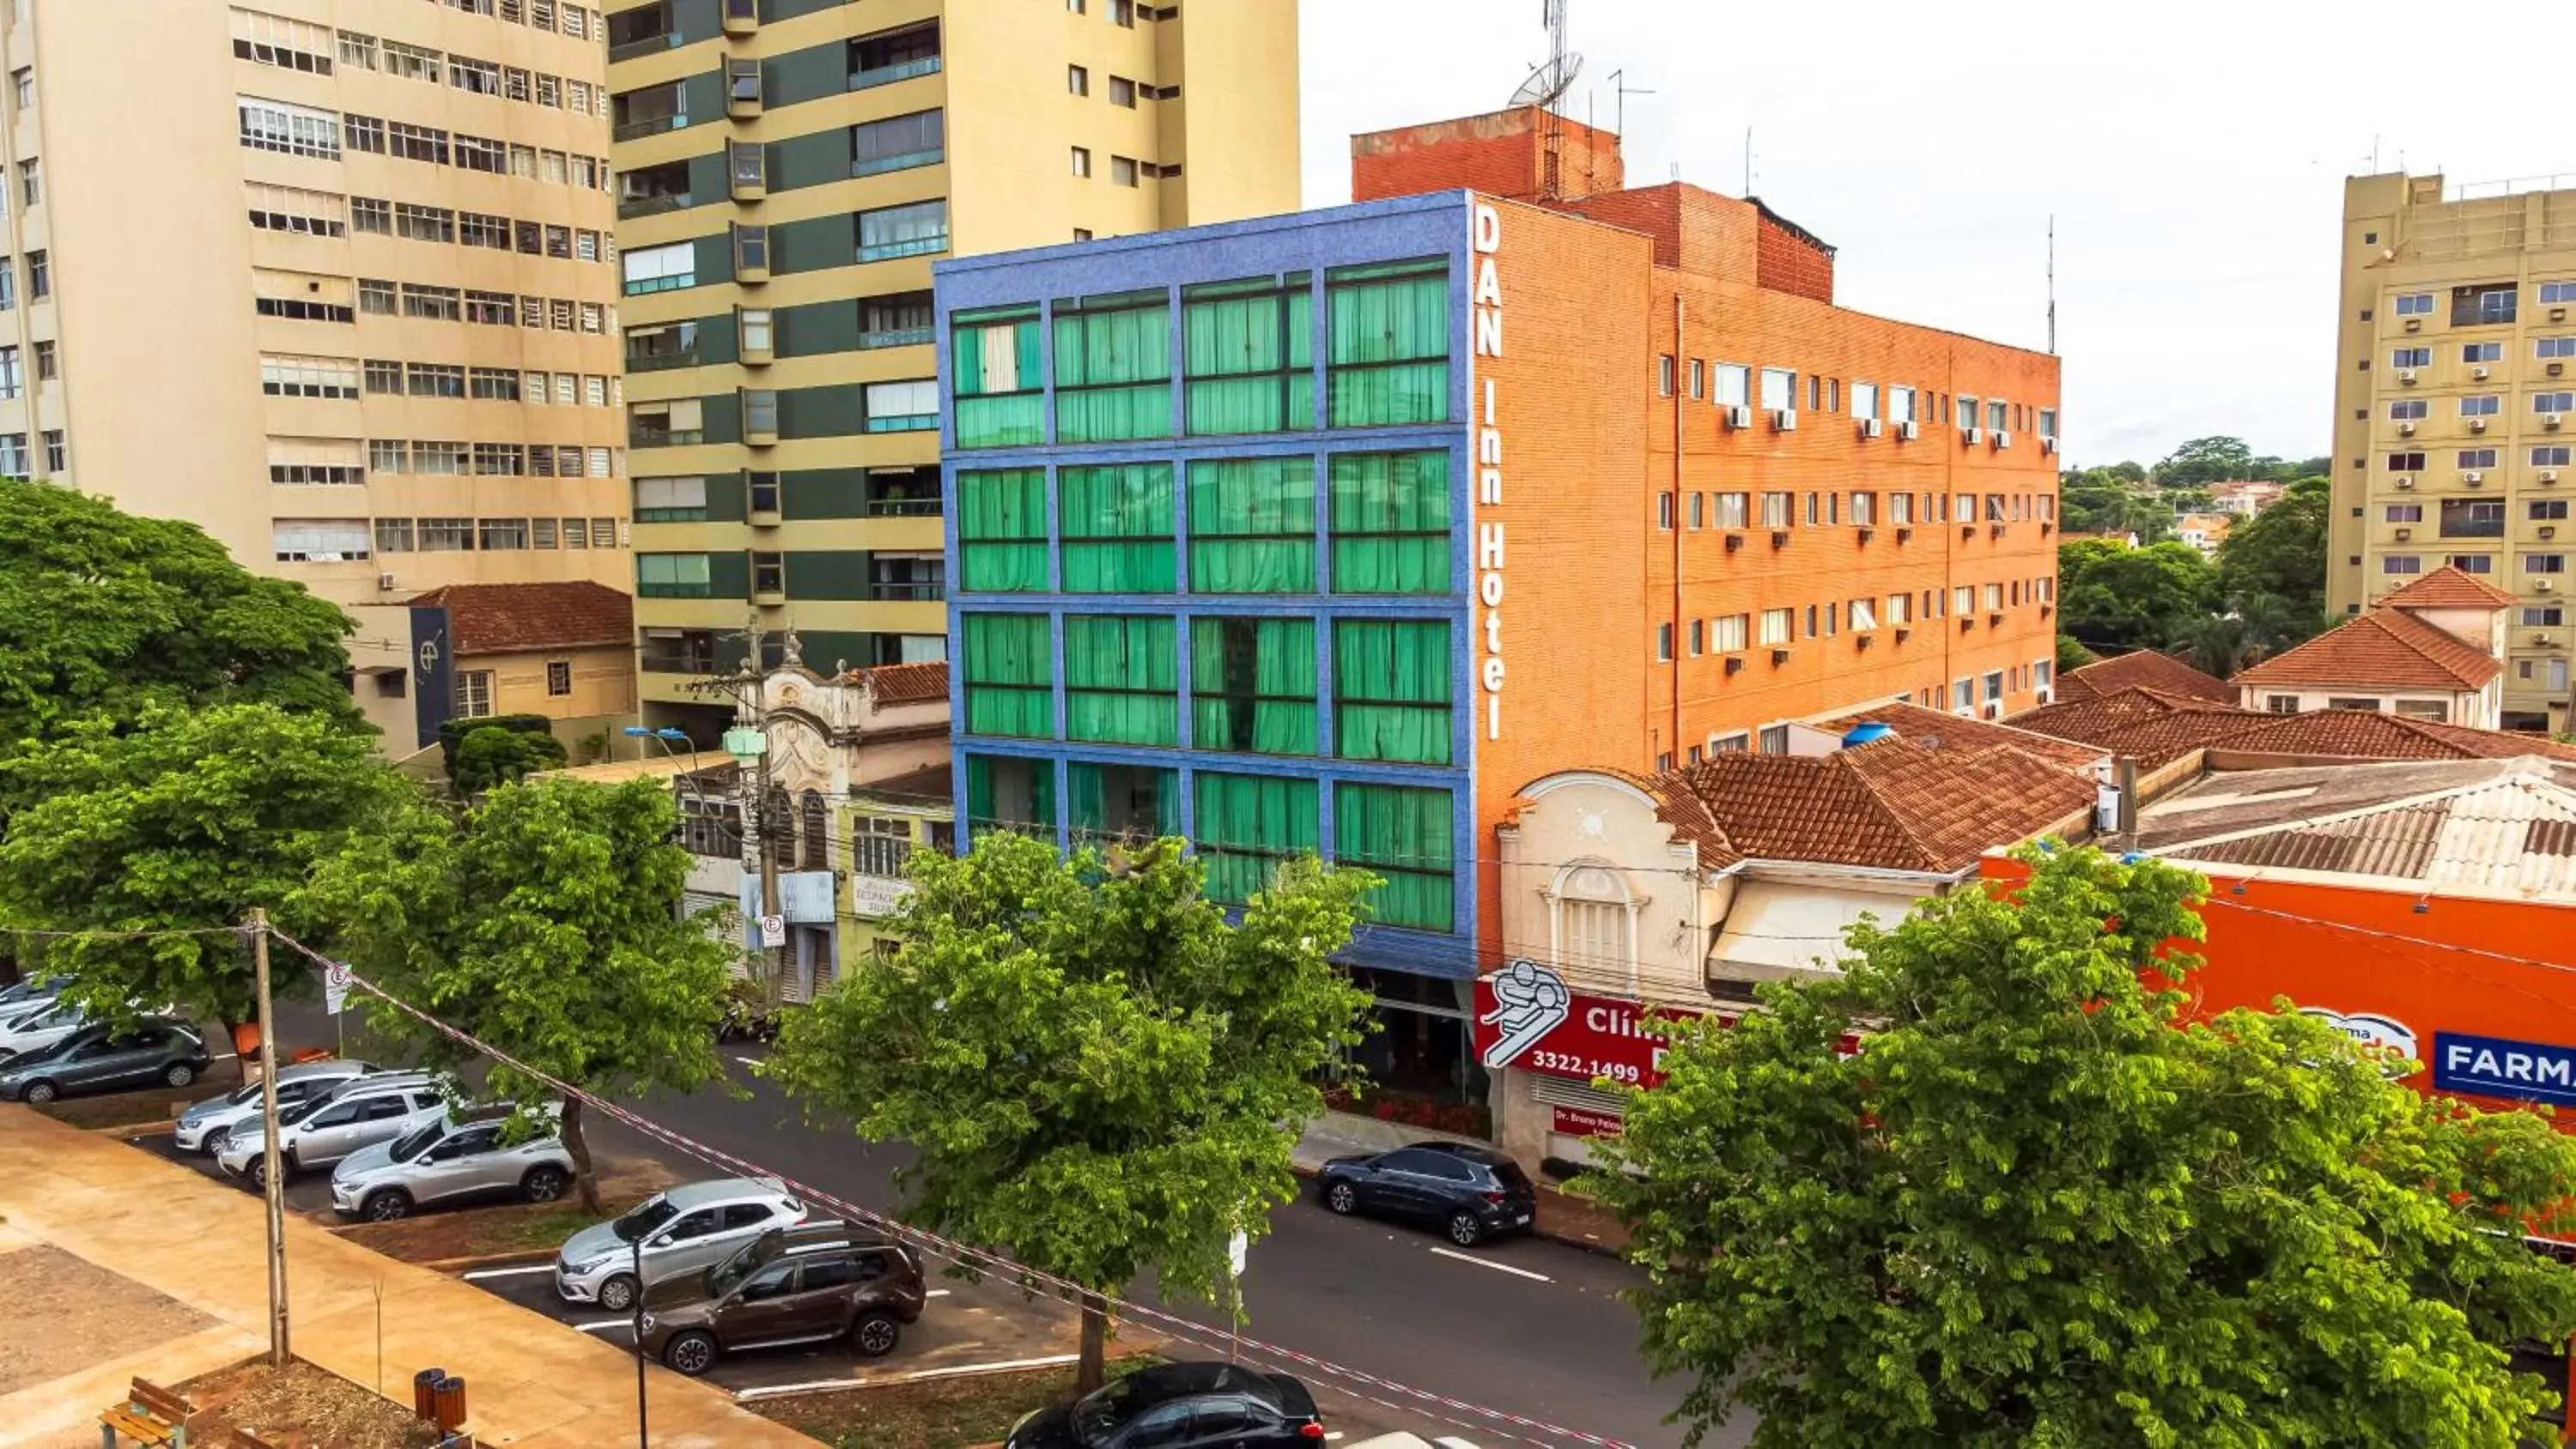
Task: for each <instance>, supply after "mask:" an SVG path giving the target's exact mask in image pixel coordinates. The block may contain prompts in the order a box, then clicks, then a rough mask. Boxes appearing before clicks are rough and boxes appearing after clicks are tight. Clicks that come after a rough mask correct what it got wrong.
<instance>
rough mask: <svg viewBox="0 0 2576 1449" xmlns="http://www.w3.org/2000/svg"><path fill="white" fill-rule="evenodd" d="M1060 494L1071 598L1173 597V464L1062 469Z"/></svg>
mask: <svg viewBox="0 0 2576 1449" xmlns="http://www.w3.org/2000/svg"><path fill="white" fill-rule="evenodd" d="M1056 488H1057V491H1058V493H1059V494H1060V495H1061V502H1060V504H1059V508H1058V515H1059V516H1058V519H1057V526H1058V527H1060V528H1062V529H1063V530H1064V590H1065V592H1066V593H1069V594H1168V593H1170V592H1172V590H1173V589H1174V588H1176V587H1178V586H1179V575H1178V569H1179V565H1178V563H1177V562H1176V557H1177V553H1178V550H1177V549H1176V548H1175V547H1174V545H1173V542H1172V522H1173V516H1174V515H1173V513H1172V465H1171V464H1169V463H1116V464H1110V465H1108V466H1105V467H1092V468H1065V469H1062V470H1060V471H1058V473H1057V474H1056Z"/></svg>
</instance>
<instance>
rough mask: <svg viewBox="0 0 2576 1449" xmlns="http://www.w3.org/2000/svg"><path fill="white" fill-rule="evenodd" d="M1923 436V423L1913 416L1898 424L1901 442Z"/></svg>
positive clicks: (1898, 435) (1897, 429)
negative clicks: (1915, 419)
mask: <svg viewBox="0 0 2576 1449" xmlns="http://www.w3.org/2000/svg"><path fill="white" fill-rule="evenodd" d="M1921 436H1923V425H1922V424H1921V423H1918V422H1916V421H1914V420H1913V419H1912V418H1907V419H1906V420H1905V421H1903V422H1901V423H1898V424H1897V425H1896V437H1897V441H1899V442H1904V443H1910V442H1913V441H1914V440H1915V439H1916V438H1919V437H1921Z"/></svg>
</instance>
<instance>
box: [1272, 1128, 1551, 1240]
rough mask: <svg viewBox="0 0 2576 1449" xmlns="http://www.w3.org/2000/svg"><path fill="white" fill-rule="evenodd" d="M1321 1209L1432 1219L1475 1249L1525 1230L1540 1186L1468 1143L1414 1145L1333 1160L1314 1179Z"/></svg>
mask: <svg viewBox="0 0 2576 1449" xmlns="http://www.w3.org/2000/svg"><path fill="white" fill-rule="evenodd" d="M1317 1177H1318V1189H1319V1190H1320V1191H1321V1192H1322V1194H1323V1198H1324V1206H1326V1207H1328V1208H1331V1209H1332V1210H1333V1211H1334V1212H1337V1213H1344V1214H1348V1213H1356V1212H1367V1213H1380V1214H1384V1215H1386V1216H1388V1217H1400V1218H1413V1219H1416V1220H1418V1221H1423V1222H1435V1223H1438V1224H1440V1225H1441V1227H1442V1229H1443V1230H1444V1231H1446V1232H1447V1233H1448V1235H1449V1241H1451V1242H1453V1243H1456V1244H1457V1245H1458V1246H1459V1247H1462V1248H1472V1247H1474V1246H1475V1245H1476V1244H1478V1243H1480V1242H1483V1241H1484V1240H1485V1239H1486V1238H1488V1237H1491V1236H1493V1235H1494V1234H1496V1233H1508V1232H1516V1231H1518V1230H1520V1229H1523V1228H1526V1227H1528V1226H1529V1225H1530V1216H1531V1215H1532V1214H1533V1213H1535V1212H1536V1211H1537V1210H1538V1189H1537V1188H1536V1187H1534V1186H1532V1185H1531V1183H1530V1180H1529V1174H1528V1173H1526V1172H1523V1171H1521V1166H1520V1164H1519V1163H1517V1162H1514V1161H1512V1160H1511V1159H1510V1158H1509V1157H1506V1156H1504V1155H1503V1154H1502V1153H1500V1152H1497V1151H1495V1150H1494V1149H1492V1148H1490V1147H1483V1146H1479V1145H1477V1144H1475V1143H1472V1142H1416V1143H1414V1144H1413V1145H1412V1146H1410V1147H1399V1148H1397V1149H1396V1150H1395V1151H1393V1152H1380V1153H1377V1154H1375V1155H1373V1156H1368V1157H1336V1158H1334V1159H1333V1160H1332V1161H1330V1162H1327V1163H1325V1164H1324V1170H1323V1171H1322V1172H1321V1173H1319V1174H1317Z"/></svg>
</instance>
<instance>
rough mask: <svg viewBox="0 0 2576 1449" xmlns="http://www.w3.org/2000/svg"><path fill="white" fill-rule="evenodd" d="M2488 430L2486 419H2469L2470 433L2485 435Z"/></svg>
mask: <svg viewBox="0 0 2576 1449" xmlns="http://www.w3.org/2000/svg"><path fill="white" fill-rule="evenodd" d="M2486 430H2487V420H2486V419H2484V418H2471V419H2469V431H2470V432H2473V433H2483V432H2485V431H2486Z"/></svg>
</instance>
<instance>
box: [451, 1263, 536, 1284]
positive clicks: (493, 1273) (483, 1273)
mask: <svg viewBox="0 0 2576 1449" xmlns="http://www.w3.org/2000/svg"><path fill="white" fill-rule="evenodd" d="M554 1270H555V1265H554V1264H552V1263H530V1264H529V1265H528V1266H526V1267H524V1268H481V1269H477V1270H476V1271H474V1272H471V1273H468V1274H466V1275H465V1281H466V1282H468V1283H480V1282H482V1281H483V1280H484V1279H486V1278H516V1277H519V1276H521V1275H523V1274H528V1273H551V1272H553V1271H554Z"/></svg>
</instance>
